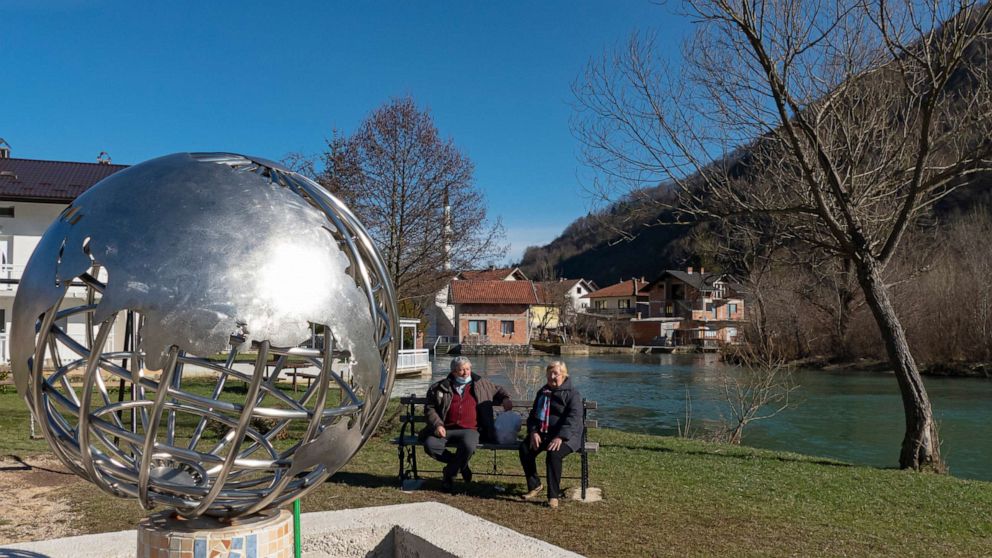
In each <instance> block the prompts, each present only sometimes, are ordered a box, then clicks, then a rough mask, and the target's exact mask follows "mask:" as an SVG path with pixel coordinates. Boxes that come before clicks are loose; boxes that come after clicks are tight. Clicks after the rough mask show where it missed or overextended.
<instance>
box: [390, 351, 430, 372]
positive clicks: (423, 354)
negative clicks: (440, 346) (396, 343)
mask: <svg viewBox="0 0 992 558" xmlns="http://www.w3.org/2000/svg"><path fill="white" fill-rule="evenodd" d="M430 365H431V357H430V351H428V350H427V349H403V350H401V351H399V352H398V353H397V359H396V369H397V370H404V369H408V368H427V367H429V366H430Z"/></svg>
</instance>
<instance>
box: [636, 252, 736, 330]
mask: <svg viewBox="0 0 992 558" xmlns="http://www.w3.org/2000/svg"><path fill="white" fill-rule="evenodd" d="M639 292H641V293H643V294H644V295H645V296H646V297H647V301H648V312H647V313H646V315H645V316H642V317H640V318H639V319H634V320H632V323H631V328H632V334H633V337H634V340H635V341H634V342H635V343H636V344H639V345H675V346H679V345H697V346H700V347H715V346H717V345H718V344H720V343H737V342H738V341H739V335H740V327H741V325H742V324H743V323H744V296H743V292H742V288H741V286H740V284H739V282H738V281H736V280H735V279H734V278H733V277H731V276H730V275H726V274H722V273H706V270H705V269H703V268H700V269H699V270H698V271H696V270H694V269H693V268H691V267H689V268H687V269H686V270H685V271H681V270H673V269H670V270H666V271H665V272H663V273H662V274H661V275H659V276H658V277H657V278H656V279H654V280H653V281H651V282H649V283H647V284H646V285H645V286H644V287H642V288H641V290H640V291H639Z"/></svg>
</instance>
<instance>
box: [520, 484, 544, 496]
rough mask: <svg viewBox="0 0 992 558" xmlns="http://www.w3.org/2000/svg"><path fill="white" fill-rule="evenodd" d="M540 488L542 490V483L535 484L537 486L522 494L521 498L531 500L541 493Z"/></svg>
mask: <svg viewBox="0 0 992 558" xmlns="http://www.w3.org/2000/svg"><path fill="white" fill-rule="evenodd" d="M542 490H544V485H543V484H539V485H537V488H535V489H534V490H531V491H530V492H528V493H527V494H524V495H523V496H521V498H523V499H524V500H533V499H534V498H537V497H538V496H540V495H541V491H542Z"/></svg>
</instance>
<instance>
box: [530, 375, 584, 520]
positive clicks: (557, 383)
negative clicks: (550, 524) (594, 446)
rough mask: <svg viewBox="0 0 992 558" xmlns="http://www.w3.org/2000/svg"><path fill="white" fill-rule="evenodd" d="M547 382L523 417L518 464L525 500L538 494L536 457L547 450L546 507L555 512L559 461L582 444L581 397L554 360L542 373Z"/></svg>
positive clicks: (558, 481)
mask: <svg viewBox="0 0 992 558" xmlns="http://www.w3.org/2000/svg"><path fill="white" fill-rule="evenodd" d="M546 372H547V378H548V383H547V384H545V386H544V387H543V388H541V389H540V390H538V392H537V397H535V398H534V406H533V408H531V410H530V415H529V416H528V417H527V437H526V438H525V439H524V441H523V442H522V443H521V444H520V464H521V465H522V466H523V468H524V476H526V477H527V493H526V494H524V496H523V498H524V499H525V500H532V499H534V498H536V497H537V496H538V495H539V494H540V493H541V489H542V488H543V487H542V486H541V479H540V478H538V476H537V463H536V460H537V454H539V453H541V452H542V451H547V452H548V456H547V481H548V507H550V508H553V509H557V508H558V499H559V498H561V469H562V460H563V459H565V456H566V455H568V454H570V453H572V452H573V451H579V449H580V444H581V443H582V427H583V425H582V395H581V394H580V393H579V390H577V389H575V388H574V387H572V381H571V380H569V379H568V368H567V367H566V366H565V363H564V362H561V361H559V360H556V361H554V362H552V363H551V364H549V365H548V368H547V370H546Z"/></svg>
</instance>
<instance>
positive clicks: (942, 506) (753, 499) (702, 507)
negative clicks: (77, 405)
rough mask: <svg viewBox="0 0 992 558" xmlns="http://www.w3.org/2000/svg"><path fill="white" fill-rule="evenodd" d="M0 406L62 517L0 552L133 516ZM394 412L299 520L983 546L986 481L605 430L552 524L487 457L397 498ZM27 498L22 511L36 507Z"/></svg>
mask: <svg viewBox="0 0 992 558" xmlns="http://www.w3.org/2000/svg"><path fill="white" fill-rule="evenodd" d="M0 403H2V404H0V410H2V411H3V413H0V421H3V422H0V426H3V428H0V432H2V433H3V434H2V435H0V454H4V455H8V456H9V455H10V454H18V455H19V456H20V457H22V458H23V459H24V461H26V462H27V465H24V464H22V463H20V462H18V461H16V460H15V459H13V458H11V457H7V458H5V460H4V461H2V462H0V471H4V473H5V476H4V477H3V483H4V486H5V487H7V490H8V491H9V492H10V491H13V492H18V491H21V490H27V489H29V488H30V489H33V490H35V491H36V492H35V494H37V493H38V489H39V487H42V486H43V487H46V490H45V491H44V492H43V494H44V498H45V500H46V501H52V502H54V503H55V504H57V506H56V507H58V509H60V510H62V512H61V513H59V514H51V515H49V514H45V513H42V514H32V515H31V516H30V517H26V516H25V517H21V518H20V519H18V518H17V517H13V516H10V514H12V513H13V511H12V508H11V507H10V506H5V509H0V525H2V526H4V529H3V530H2V531H0V536H2V537H3V539H2V540H0V544H2V543H4V542H6V543H10V542H14V541H15V540H18V541H21V540H32V539H36V538H38V537H37V534H38V533H46V532H51V530H50V529H48V527H50V526H49V525H48V524H49V523H51V524H53V525H54V524H55V523H59V522H60V523H61V524H62V525H63V526H64V529H63V530H62V531H61V532H59V534H60V535H62V536H65V535H71V534H83V533H94V532H105V531H114V530H120V529H130V528H133V527H134V524H135V522H136V521H137V520H138V518H140V517H142V516H143V515H144V512H143V511H142V510H141V509H140V508H139V507H138V505H137V503H136V502H134V501H131V500H123V499H118V498H113V497H111V496H108V495H106V494H105V493H103V492H101V491H100V490H99V489H98V488H96V487H95V486H93V485H92V484H90V483H88V482H85V481H82V480H80V479H78V478H77V477H75V476H74V475H69V474H61V473H59V470H60V469H61V466H60V465H58V464H57V462H55V461H53V460H51V459H50V458H48V457H47V456H49V455H50V454H49V452H48V451H47V450H46V449H45V446H44V443H43V442H40V441H36V440H35V441H30V440H25V439H24V438H26V434H27V424H26V410H24V411H19V410H18V408H17V405H15V404H14V403H19V401H16V397H12V396H11V395H10V394H4V395H2V396H0ZM21 406H23V405H21ZM399 413H400V409H399V406H398V405H397V404H396V403H395V402H394V403H392V404H391V406H390V408H389V409H388V411H387V414H386V419H385V420H384V421H383V423H382V425H381V427H380V429H379V432H378V434H377V435H376V436H374V437H373V438H372V439H371V440H370V442H369V443H368V444H367V445H366V446H365V447H364V448H363V449H362V450H361V451H360V452H359V453H358V455H357V456H356V457H355V459H353V460H352V461H351V462H350V463H349V464H348V465H347V466H346V467H345V468H344V469H343V470H342V471H341V472H339V473H338V474H336V475H334V477H333V478H332V479H331V481H330V482H328V483H326V484H325V485H324V486H322V487H321V488H320V489H318V490H317V491H316V492H315V493H313V494H311V495H308V496H307V497H306V498H305V499H304V500H303V511H304V512H310V511H320V510H337V509H348V508H357V507H367V506H377V505H386V504H398V503H410V502H423V501H439V502H442V503H445V504H448V505H451V506H454V507H456V508H459V509H461V510H464V511H466V512H468V513H472V514H474V515H477V516H480V517H483V518H485V519H488V520H490V521H494V522H496V523H499V524H501V525H504V526H507V527H510V528H512V529H515V530H517V531H519V532H522V533H524V534H526V535H530V536H534V537H537V538H539V539H542V540H546V541H548V542H550V543H552V544H555V545H558V546H561V547H563V548H567V549H569V550H573V551H575V552H579V553H581V554H585V555H587V556H593V557H595V556H686V555H697V556H698V555H713V556H715V555H735V556H758V555H772V556H784V555H809V556H825V555H830V556H933V555H941V556H979V555H984V554H987V553H988V549H989V548H992V515H990V514H992V483H988V482H982V481H968V480H961V479H957V478H954V477H950V476H938V475H930V474H915V473H908V472H904V471H898V470H886V469H876V468H871V467H859V466H853V465H849V464H846V463H842V462H839V461H833V460H828V459H818V458H814V457H809V456H803V455H797V454H793V453H786V452H775V451H767V450H759V449H752V448H746V447H738V446H728V445H722V444H711V443H705V442H700V441H694V440H685V439H679V438H671V437H662V436H651V435H641V434H631V433H627V432H621V431H618V430H612V429H595V430H592V431H591V433H590V439H592V440H595V441H597V442H600V452H599V453H597V454H595V455H593V456H592V457H591V479H592V484H593V486H594V487H597V488H600V489H602V494H603V498H604V499H603V500H602V501H600V502H595V503H589V504H584V503H578V502H572V501H567V502H564V503H563V505H562V508H561V509H560V510H558V511H557V512H552V511H551V510H549V509H547V508H545V507H543V506H541V505H538V504H533V503H526V502H522V501H520V500H519V498H518V497H519V495H520V494H521V492H522V491H523V490H524V488H523V479H522V478H520V477H519V476H511V477H486V476H483V475H480V474H478V473H481V472H482V470H483V469H484V468H485V467H486V466H487V465H491V463H492V461H491V455H490V454H485V455H478V456H476V458H475V459H474V461H473V464H474V468H475V470H476V473H477V475H476V482H474V483H473V484H472V485H470V486H469V487H468V488H465V487H464V485H462V484H461V483H458V484H456V488H457V490H456V492H455V493H454V494H446V493H443V492H441V491H440V479H439V475H438V474H427V476H428V480H427V482H426V484H425V486H424V487H423V488H422V489H421V490H417V491H414V492H410V493H404V492H402V491H400V490H398V489H397V486H396V478H395V475H396V448H395V446H393V445H391V444H390V443H389V439H390V438H392V437H393V436H394V435H395V434H396V431H397V430H398V428H399V421H398V415H399ZM28 455H33V456H34V457H33V458H31V457H28ZM36 464H37V465H36ZM431 465H433V463H432V462H430V460H429V459H428V460H425V462H424V463H423V467H424V468H434V467H431ZM498 465H499V466H500V467H501V468H502V469H503V470H505V471H506V472H508V473H513V474H519V473H520V468H519V464H518V463H517V462H516V458H515V456H513V455H512V454H510V453H508V452H501V453H500V455H499V456H498ZM578 465H579V460H578V459H575V458H569V459H567V460H566V471H565V473H566V475H571V476H574V475H576V474H577V473H578ZM577 482H578V481H577V480H566V481H564V485H565V486H566V487H574V486H576V485H577ZM37 498H38V497H35V499H34V500H33V503H32V504H31V509H42V508H39V507H38V506H40V505H41V503H40V501H39V500H38V499H37ZM12 501H13V500H12ZM59 506H61V507H59ZM15 507H16V506H15ZM46 509H47V508H46ZM21 515H23V514H21Z"/></svg>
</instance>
